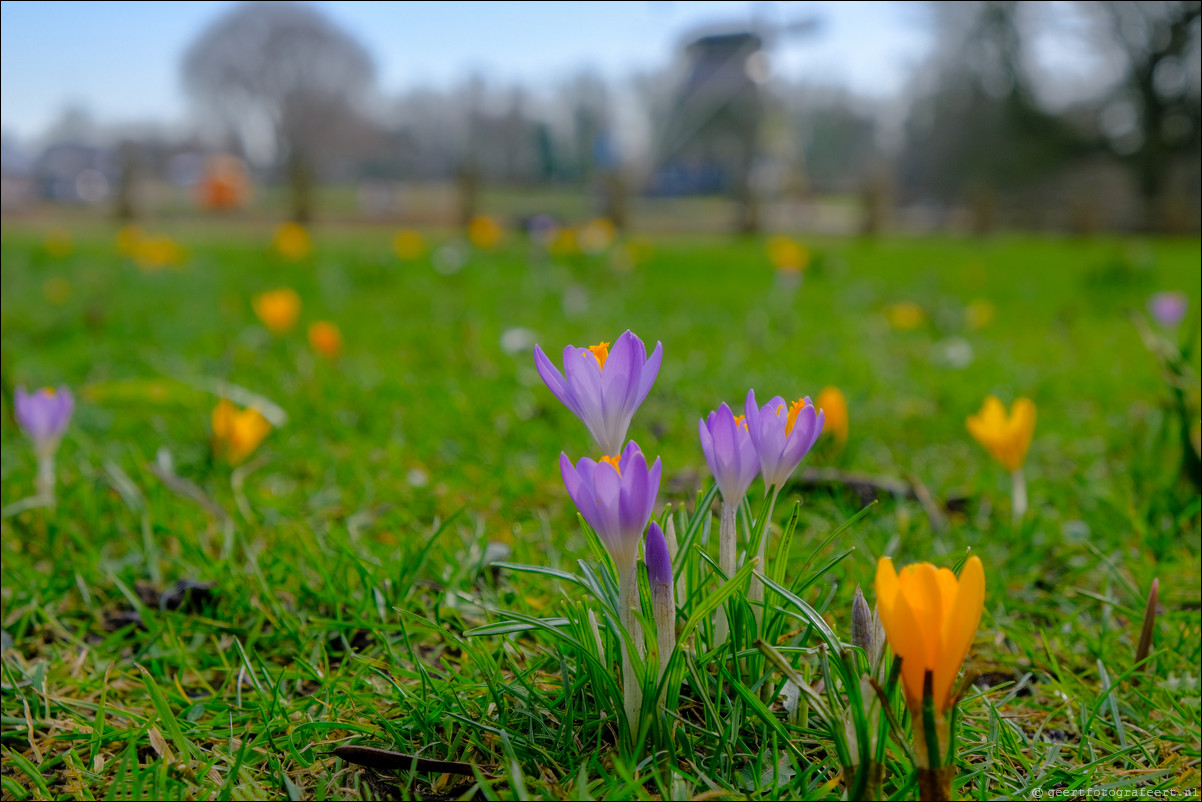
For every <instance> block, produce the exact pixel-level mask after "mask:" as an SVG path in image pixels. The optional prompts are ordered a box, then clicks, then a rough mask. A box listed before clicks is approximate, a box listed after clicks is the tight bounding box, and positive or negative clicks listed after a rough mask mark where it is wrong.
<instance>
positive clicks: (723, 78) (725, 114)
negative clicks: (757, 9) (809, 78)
mask: <svg viewBox="0 0 1202 802" xmlns="http://www.w3.org/2000/svg"><path fill="white" fill-rule="evenodd" d="M762 48H763V40H762V39H761V38H760V36H758V35H757V34H755V33H751V32H736V33H717V34H705V35H700V36H697V37H696V38H694V39H692V41H690V42H689V43H688V44H687V45H685V47H684V58H685V62H686V67H685V74H684V78H683V80H682V81H681V83H680V85H679V87H678V89H677V90H676V92H675V95H674V98H673V101H672V104H671V107H670V110H669V112H668V114H667V117H666V119H665V121H664V125H663V128H662V130H661V133H660V135H659V142H658V147H657V151H658V159H657V166H656V168H655V171H654V173H653V176H652V178H651V181H650V190H651V191H652V192H653V193H654V194H663V195H684V194H697V193H704V194H717V193H728V192H738V191H739V190H740V188H741V187H740V185H741V184H742V183H744V182H746V181H747V180H748V179H749V173H750V170H751V168H752V163H753V161H754V158H755V153H756V140H757V137H758V135H759V128H760V118H761V115H762V112H763V98H762V88H761V87H762V84H763V83H764V81H765V80H766V78H767V59H766V56H765V54H764V53H763V49H762Z"/></svg>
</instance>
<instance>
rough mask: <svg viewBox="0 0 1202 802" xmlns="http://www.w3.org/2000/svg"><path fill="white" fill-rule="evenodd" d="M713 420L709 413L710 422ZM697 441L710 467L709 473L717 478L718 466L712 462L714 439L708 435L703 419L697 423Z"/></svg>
mask: <svg viewBox="0 0 1202 802" xmlns="http://www.w3.org/2000/svg"><path fill="white" fill-rule="evenodd" d="M713 418H714V414H713V413H712V412H711V413H710V420H711V421H712V420H713ZM697 439H698V440H700V441H701V453H703V454H705V461H706V463H708V464H709V466H710V473H712V474H714V477H715V478H717V476H718V465H717V462H716V461H715V460H714V438H713V436H712V435H711V434H710V427H709V425H707V424H706V420H705V418H701V419H700V420H698V421H697Z"/></svg>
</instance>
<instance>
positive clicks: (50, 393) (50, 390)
mask: <svg viewBox="0 0 1202 802" xmlns="http://www.w3.org/2000/svg"><path fill="white" fill-rule="evenodd" d="M42 392H43V393H45V394H46V395H48V396H50V397H51V398H54V394H55V392H56V390H55V389H54V388H53V387H43V388H42Z"/></svg>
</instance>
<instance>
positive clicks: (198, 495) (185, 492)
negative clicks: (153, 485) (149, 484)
mask: <svg viewBox="0 0 1202 802" xmlns="http://www.w3.org/2000/svg"><path fill="white" fill-rule="evenodd" d="M146 470H148V471H150V472H151V473H152V474H154V476H155V477H156V478H158V480H159V481H160V482H162V483H163V484H165V485H167V488H168V489H169V490H171V492H173V493H175V494H176V495H177V496H182V497H183V498H186V499H188V500H190V501H193V502H195V503H196V504H197V505H198V506H200V507H201V508H202V509H204V510H205V511H206V512H208V513H209V514H210V515H212V516H213V517H214V518H217V519H218V520H221V521H224V520H226V519H228V518H229V517H230V516H229V513H227V512H226V511H225V510H224V509H222V507H221V505H220V504H218V503H217V502H215V501H213V499H211V498H209V497H208V495H206V494H205V491H203V490H201V489H200V485H198V484H196V483H195V482H192V481H189V480H188V479H185V478H183V477H182V476H180V475H178V474H176V473H174V472H172V471H170V470H169V469H167V468H164V467H163V466H162V465H159V464H158V463H157V462H149V463H147V464H146Z"/></svg>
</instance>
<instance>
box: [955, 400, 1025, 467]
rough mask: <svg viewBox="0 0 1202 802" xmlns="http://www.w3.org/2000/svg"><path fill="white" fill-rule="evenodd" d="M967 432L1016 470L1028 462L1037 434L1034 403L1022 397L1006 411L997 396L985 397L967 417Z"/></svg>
mask: <svg viewBox="0 0 1202 802" xmlns="http://www.w3.org/2000/svg"><path fill="white" fill-rule="evenodd" d="M967 423H968V431H969V433H970V434H971V435H972V436H973V438H974V439H976V441H977V442H978V443H980V444H981V445H983V446H985V450H986V451H988V452H989V453H990V454H992V455H993V458H994V459H996V460H997V461H998V462H1000V463H1001V464H1002V465H1004V466H1005V467H1006V469H1007V470H1009V471H1012V472H1013V471H1017V470H1018V469H1019V468H1021V467H1022V466H1023V463H1024V462H1026V461H1027V449H1029V448H1030V447H1031V438H1032V437H1033V436H1034V434H1035V403H1034V402H1033V401H1031V400H1030V399H1029V398H1019V399H1017V400H1016V401H1015V402H1014V405H1013V406H1012V407H1011V408H1010V414H1009V415H1007V414H1006V407H1005V406H1003V405H1002V402H1001V401H999V400H998V398H997V397H996V396H992V395H991V396H989V397H988V398H986V399H985V406H983V407H981V411H980V412H978V413H977V414H976V415H969V416H968V421H967Z"/></svg>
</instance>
